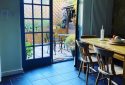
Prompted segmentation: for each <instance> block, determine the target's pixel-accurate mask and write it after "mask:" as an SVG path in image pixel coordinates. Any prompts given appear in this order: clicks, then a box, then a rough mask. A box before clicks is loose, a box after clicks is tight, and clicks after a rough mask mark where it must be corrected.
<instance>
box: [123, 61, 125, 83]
mask: <svg viewBox="0 0 125 85" xmlns="http://www.w3.org/2000/svg"><path fill="white" fill-rule="evenodd" d="M123 85H125V59H124V62H123Z"/></svg>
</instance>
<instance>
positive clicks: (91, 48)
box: [81, 35, 97, 53]
mask: <svg viewBox="0 0 125 85" xmlns="http://www.w3.org/2000/svg"><path fill="white" fill-rule="evenodd" d="M85 38H97V36H96V35H82V36H81V39H85ZM89 52H90V53H95V51H94V49H93V45H89Z"/></svg>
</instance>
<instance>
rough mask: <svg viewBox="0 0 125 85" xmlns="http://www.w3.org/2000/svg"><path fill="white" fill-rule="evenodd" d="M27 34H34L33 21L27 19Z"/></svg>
mask: <svg viewBox="0 0 125 85" xmlns="http://www.w3.org/2000/svg"><path fill="white" fill-rule="evenodd" d="M24 24H25V32H32V31H33V29H32V20H30V19H25V23H24Z"/></svg>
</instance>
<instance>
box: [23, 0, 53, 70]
mask: <svg viewBox="0 0 125 85" xmlns="http://www.w3.org/2000/svg"><path fill="white" fill-rule="evenodd" d="M52 31H53V30H52V0H24V1H23V34H22V35H23V38H22V39H23V41H24V42H23V43H24V44H23V45H24V47H23V48H22V49H23V68H24V69H31V68H36V67H39V66H43V65H48V64H51V63H52V60H53V58H52V55H53V51H52V50H53V49H52V48H53V47H52V46H53V45H52V44H53V43H52V41H53V37H52V35H53V34H52V33H53V32H52ZM50 51H51V52H50Z"/></svg>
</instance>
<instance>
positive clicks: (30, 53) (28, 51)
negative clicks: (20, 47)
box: [26, 47, 33, 60]
mask: <svg viewBox="0 0 125 85" xmlns="http://www.w3.org/2000/svg"><path fill="white" fill-rule="evenodd" d="M26 55H27V57H26V59H27V60H29V59H33V47H27V48H26Z"/></svg>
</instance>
